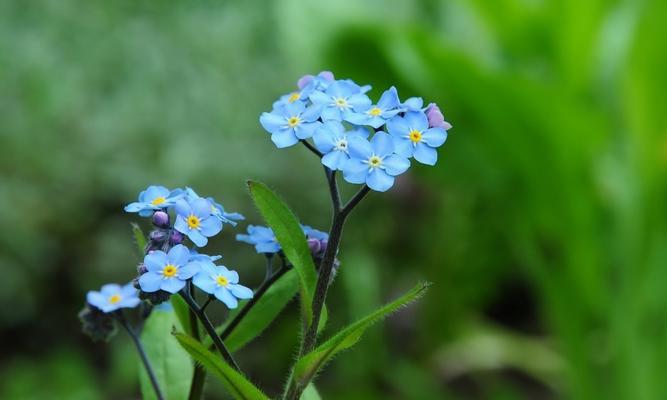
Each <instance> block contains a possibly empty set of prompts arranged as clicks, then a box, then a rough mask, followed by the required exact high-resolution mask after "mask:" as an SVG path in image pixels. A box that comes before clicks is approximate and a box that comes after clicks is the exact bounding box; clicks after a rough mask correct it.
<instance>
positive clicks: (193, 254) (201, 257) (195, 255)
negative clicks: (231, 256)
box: [189, 249, 222, 262]
mask: <svg viewBox="0 0 667 400" xmlns="http://www.w3.org/2000/svg"><path fill="white" fill-rule="evenodd" d="M221 258H222V256H221V255H216V256H209V255H208V254H201V253H199V252H197V250H195V249H190V260H189V261H199V262H208V261H211V262H216V261H218V260H219V259H221Z"/></svg>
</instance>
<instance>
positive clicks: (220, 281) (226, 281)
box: [215, 275, 229, 286]
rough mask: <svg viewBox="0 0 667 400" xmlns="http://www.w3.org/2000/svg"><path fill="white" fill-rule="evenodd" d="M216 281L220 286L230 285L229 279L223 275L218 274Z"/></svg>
mask: <svg viewBox="0 0 667 400" xmlns="http://www.w3.org/2000/svg"><path fill="white" fill-rule="evenodd" d="M215 283H217V284H218V286H227V285H229V279H227V278H225V277H224V276H222V275H218V277H217V278H215Z"/></svg>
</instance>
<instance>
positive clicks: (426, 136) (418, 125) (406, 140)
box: [387, 111, 447, 165]
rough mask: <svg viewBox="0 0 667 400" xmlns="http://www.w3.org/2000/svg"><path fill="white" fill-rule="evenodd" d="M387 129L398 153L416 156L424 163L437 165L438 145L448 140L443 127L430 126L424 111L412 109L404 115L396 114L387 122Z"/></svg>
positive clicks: (416, 158)
mask: <svg viewBox="0 0 667 400" xmlns="http://www.w3.org/2000/svg"><path fill="white" fill-rule="evenodd" d="M387 130H388V131H389V133H390V134H391V136H392V138H393V140H394V146H395V151H396V154H400V155H402V156H404V157H414V158H415V160H417V161H419V162H420V163H422V164H427V165H435V163H436V162H437V161H438V152H437V150H436V148H437V147H440V146H442V144H443V143H445V140H447V132H446V131H445V130H444V129H443V128H429V123H428V118H427V117H426V114H424V113H423V112H422V111H410V112H407V113H405V116H404V117H401V116H396V117H394V118H392V119H391V120H390V121H389V122H387Z"/></svg>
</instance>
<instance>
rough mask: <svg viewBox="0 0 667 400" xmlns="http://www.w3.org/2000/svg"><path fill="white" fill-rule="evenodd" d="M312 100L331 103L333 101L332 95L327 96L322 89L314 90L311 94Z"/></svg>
mask: <svg viewBox="0 0 667 400" xmlns="http://www.w3.org/2000/svg"><path fill="white" fill-rule="evenodd" d="M309 98H310V101H312V102H313V103H315V104H329V103H331V97H329V96H327V95H326V94H325V93H323V92H320V91H315V92H312V93H311V94H310V96H309Z"/></svg>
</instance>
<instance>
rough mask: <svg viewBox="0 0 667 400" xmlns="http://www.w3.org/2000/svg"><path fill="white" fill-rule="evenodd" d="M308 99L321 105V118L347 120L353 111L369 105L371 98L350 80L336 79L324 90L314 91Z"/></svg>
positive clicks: (325, 119)
mask: <svg viewBox="0 0 667 400" xmlns="http://www.w3.org/2000/svg"><path fill="white" fill-rule="evenodd" d="M310 101H312V102H313V104H318V105H320V106H322V107H324V108H323V109H322V115H321V116H322V120H323V121H327V120H336V121H348V120H349V118H350V117H351V116H352V115H354V114H355V113H358V112H361V111H362V110H365V109H367V108H368V106H370V104H371V99H369V98H368V96H366V95H365V94H363V92H362V88H361V87H360V86H359V85H357V84H356V83H354V82H352V81H347V80H346V81H336V82H334V83H332V84H330V85H329V86H328V87H327V89H326V90H325V91H323V92H322V91H318V90H316V91H314V92H312V93H311V94H310Z"/></svg>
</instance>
